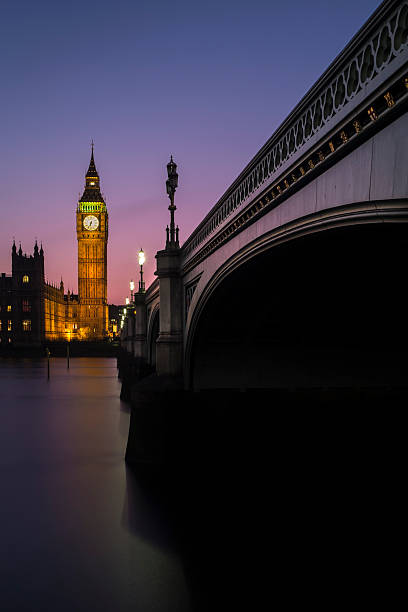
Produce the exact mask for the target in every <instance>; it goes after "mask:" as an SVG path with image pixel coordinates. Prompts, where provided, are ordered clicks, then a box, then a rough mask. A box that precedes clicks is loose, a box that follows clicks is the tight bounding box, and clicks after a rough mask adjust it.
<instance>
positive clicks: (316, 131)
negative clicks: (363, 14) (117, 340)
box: [182, 0, 408, 268]
mask: <svg viewBox="0 0 408 612" xmlns="http://www.w3.org/2000/svg"><path fill="white" fill-rule="evenodd" d="M407 62H408V2H407V1H401V0H399V1H395V0H394V1H389V0H388V1H386V2H383V3H382V4H381V6H380V7H379V8H378V9H377V11H375V13H374V14H373V15H372V17H371V18H370V19H369V20H368V21H367V23H366V24H365V25H364V26H363V27H362V28H361V29H360V31H359V32H358V33H357V34H356V36H354V38H353V39H352V40H351V41H350V43H349V44H348V45H347V46H346V47H345V49H344V50H343V51H342V52H341V53H340V54H339V56H338V57H337V58H336V59H335V60H334V62H333V63H332V64H331V65H330V66H329V68H328V69H327V70H326V72H324V74H323V75H322V76H321V77H320V79H319V80H318V81H317V82H316V83H315V85H314V86H313V87H312V88H311V89H310V90H309V92H308V93H307V94H306V95H305V96H304V98H303V99H302V100H301V101H300V102H299V104H298V105H297V106H296V107H295V109H294V110H293V111H292V113H291V114H290V115H289V116H288V118H287V119H286V120H285V121H284V122H283V124H282V125H281V126H280V127H279V128H278V130H277V131H276V132H275V133H274V134H273V135H272V137H271V138H270V139H269V140H268V141H267V143H266V144H265V145H264V147H262V149H261V150H260V151H259V152H258V153H257V155H256V156H255V157H254V158H253V159H252V161H251V162H250V163H249V164H248V165H247V167H246V168H245V169H244V170H243V171H242V172H241V174H240V175H239V176H238V178H237V179H236V180H235V181H234V183H233V184H232V185H231V186H230V187H229V189H228V190H227V191H226V192H225V194H224V195H223V196H222V197H221V198H220V200H219V201H218V202H217V203H216V204H215V206H214V207H213V208H212V210H211V211H210V212H209V213H208V215H207V216H206V217H205V218H204V220H203V221H202V222H201V223H200V224H199V225H198V227H197V228H196V230H195V231H194V232H193V233H192V234H191V236H190V237H189V238H188V239H187V240H186V242H185V243H184V245H183V247H182V265H183V267H184V268H186V267H187V268H189V267H191V266H194V265H195V264H196V263H197V262H198V261H199V260H200V259H202V258H204V257H206V256H207V255H208V254H209V253H210V252H211V251H212V250H214V249H216V248H217V247H218V246H219V245H220V244H221V243H222V242H224V241H225V240H228V239H229V237H230V236H231V235H232V234H235V233H236V232H237V231H240V229H241V228H242V226H243V225H245V224H246V223H247V222H251V220H252V219H253V218H254V217H255V216H257V215H259V214H263V213H264V212H265V210H264V209H266V208H271V207H275V206H277V205H278V204H280V202H281V201H283V199H285V198H286V197H287V196H288V195H289V193H290V194H292V193H293V192H294V190H297V189H299V188H301V187H303V186H304V184H305V183H306V182H307V181H308V180H310V179H311V177H312V176H314V175H316V173H317V172H321V171H323V170H324V169H326V168H327V167H328V165H330V164H332V163H334V158H336V159H338V157H339V156H342V155H345V154H346V153H347V152H348V151H349V150H350V148H352V147H354V146H358V145H359V144H360V143H361V142H362V140H363V139H365V138H368V137H369V136H370V135H371V134H372V133H373V132H374V131H375V130H376V129H379V124H380V123H381V121H384V120H385V121H386V120H387V117H388V119H389V120H391V116H394V117H395V114H396V112H398V111H397V108H398V107H401V106H402V104H404V103H406V101H407V99H408V72H406V73H405V72H404V70H407ZM376 124H377V125H376ZM377 126H378V127H377Z"/></svg>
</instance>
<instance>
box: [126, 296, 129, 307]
mask: <svg viewBox="0 0 408 612" xmlns="http://www.w3.org/2000/svg"><path fill="white" fill-rule="evenodd" d="M125 304H126V306H127V305H128V304H129V298H126V299H125Z"/></svg>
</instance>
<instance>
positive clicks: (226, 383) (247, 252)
mask: <svg viewBox="0 0 408 612" xmlns="http://www.w3.org/2000/svg"><path fill="white" fill-rule="evenodd" d="M407 108H408V3H407V2H401V1H398V2H395V1H386V2H383V3H382V4H381V5H380V7H379V8H378V9H377V10H376V12H375V13H374V14H373V15H372V17H371V18H370V19H369V20H368V22H367V23H366V24H365V25H364V26H363V27H362V28H361V30H360V31H359V32H358V33H357V34H356V36H355V37H354V38H353V39H352V40H351V41H350V43H349V44H348V45H347V46H346V47H345V49H344V50H343V51H342V52H341V53H340V55H339V56H338V57H337V58H336V59H335V61H334V62H333V63H332V64H331V65H330V66H329V67H328V69H327V70H326V71H325V72H324V74H323V75H322V76H321V78H319V80H318V81H317V82H316V83H315V84H314V85H313V87H312V88H311V89H310V90H309V92H308V93H307V94H306V95H305V96H304V98H303V99H302V100H301V101H300V102H299V104H298V105H297V106H296V107H295V108H294V110H293V111H292V112H291V113H290V115H289V116H288V117H287V119H286V120H285V121H284V122H283V123H282V125H281V126H280V127H279V129H278V130H277V131H276V132H275V133H274V134H273V135H272V137H271V138H270V139H269V140H268V141H267V142H266V144H265V145H264V146H263V147H262V148H261V149H260V151H259V152H258V153H257V154H256V155H255V157H254V158H253V159H252V160H251V162H250V163H249V164H248V165H247V167H246V168H244V170H243V171H242V172H241V174H240V175H239V176H238V177H237V179H236V180H235V181H234V182H233V183H232V185H231V186H230V187H229V188H228V189H227V191H226V192H225V193H224V195H223V196H222V197H221V198H220V199H219V200H218V202H217V203H216V204H215V205H214V206H213V207H212V209H211V210H210V211H209V213H208V214H207V215H206V217H205V218H204V219H203V220H202V221H201V223H200V224H199V225H198V227H197V228H196V229H195V230H194V231H193V233H192V234H191V236H190V237H189V238H188V239H187V240H186V241H185V242H184V244H183V245H182V246H181V247H180V246H179V243H178V231H177V234H176V231H175V229H174V226H173V227H170V233H168V235H167V242H166V247H165V248H164V249H163V250H161V251H159V252H158V253H157V255H156V259H157V272H156V275H157V279H156V280H155V281H154V282H153V283H152V285H151V286H150V287H148V289H147V290H146V291H145V292H143V291H140V292H138V293H136V294H135V298H134V299H135V303H134V308H130V309H129V311H128V312H129V314H128V317H127V319H126V321H125V326H124V329H123V333H122V346H123V347H124V348H125V349H126V351H127V352H128V353H129V354H130V355H132V356H133V358H134V360H135V363H137V364H138V371H142V370H143V368H144V367H145V366H146V367H147V368H148V370H150V371H155V372H156V373H157V374H158V375H159V376H162V377H167V378H168V377H174V378H175V379H177V378H178V379H182V380H183V381H184V388H185V389H190V390H197V389H209V388H217V389H219V388H223V387H224V388H228V389H240V390H243V389H252V388H265V387H282V386H283V387H285V386H286V387H291V386H293V387H297V388H298V387H308V386H319V385H320V386H323V387H330V386H333V387H339V386H350V385H354V384H358V385H360V386H363V387H364V386H370V385H388V386H389V385H391V386H392V385H395V384H396V385H399V384H401V381H402V379H403V378H404V374H403V371H402V370H403V364H402V360H401V355H402V354H403V353H404V351H405V350H406V344H407V339H408V338H407V327H406V324H405V323H404V321H406V313H405V301H404V299H403V294H404V285H405V277H406V274H405V270H406V256H407V248H406V245H407V233H406V228H407V225H406V222H407V221H408V114H407ZM168 168H169V166H168ZM172 174H173V175H174V176H175V184H174V185H173V191H172V185H171V184H170V189H169V186H168V192H169V195H170V197H171V196H172V195H173V196H174V190H175V186H177V174H176V166H175V164H173V166H171V167H170V172H169V181H170V183H171V180H172V176H171V175H172ZM174 176H173V180H174ZM172 204H173V200H171V205H170V209H171V207H172ZM171 212H172V215H173V214H174V211H171ZM139 366H140V367H139Z"/></svg>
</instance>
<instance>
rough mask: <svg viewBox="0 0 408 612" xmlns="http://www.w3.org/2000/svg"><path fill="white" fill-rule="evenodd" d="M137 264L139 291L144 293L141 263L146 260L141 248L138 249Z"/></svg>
mask: <svg viewBox="0 0 408 612" xmlns="http://www.w3.org/2000/svg"><path fill="white" fill-rule="evenodd" d="M138 256H139V266H140V281H139V293H144V292H145V284H144V280H143V264H144V262H145V261H146V258H145V254H144V252H143V249H140V251H139V253H138Z"/></svg>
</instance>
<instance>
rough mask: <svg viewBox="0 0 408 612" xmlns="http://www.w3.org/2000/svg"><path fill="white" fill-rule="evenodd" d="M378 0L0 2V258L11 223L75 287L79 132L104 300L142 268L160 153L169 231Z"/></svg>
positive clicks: (154, 244) (2, 262) (159, 224)
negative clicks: (100, 237)
mask: <svg viewBox="0 0 408 612" xmlns="http://www.w3.org/2000/svg"><path fill="white" fill-rule="evenodd" d="M378 4H379V2H378V0H358V1H356V0H353V1H352V0H342V2H338V3H334V2H327V0H326V1H317V0H309V2H304V0H302V1H299V0H292V1H291V2H282V1H281V2H273V1H269V2H267V1H265V0H252V1H251V2H248V1H247V2H243V1H241V0H223V1H222V0H221V1H220V0H218V1H213V0H210V1H209V0H204V1H202V2H197V1H195V0H188V1H180V2H177V1H174V2H169V0H166V1H162V0H156V1H155V2H151V1H150V2H142V1H138V0H116V1H115V2H114V1H113V0H110V1H105V0H99V1H98V2H93V3H84V2H83V1H82V0H81V1H80V2H78V1H77V0H70V1H69V2H61V1H59V0H53V1H52V2H48V1H42V0H38V1H37V2H33V1H32V0H29V1H27V0H23V1H20V2H15V1H14V0H3V2H2V3H1V15H0V77H1V78H0V87H1V97H0V111H1V112H0V206H1V217H0V219H1V221H0V271H2V272H7V273H8V274H9V273H10V272H11V243H12V239H13V236H15V238H16V242H17V243H18V242H19V241H20V240H21V242H22V247H23V251H27V252H32V248H33V245H34V240H35V237H37V238H38V240H42V242H43V245H44V250H45V266H46V276H47V278H48V279H49V280H52V281H54V282H57V281H58V282H59V279H60V277H61V275H62V277H63V279H64V281H65V287H66V289H68V288H70V289H73V290H74V291H75V292H76V291H77V242H76V233H75V231H76V230H75V209H76V204H77V200H78V194H79V193H81V194H82V190H83V186H84V180H85V178H84V177H85V172H86V170H87V168H88V164H89V158H90V142H91V139H92V138H93V139H94V141H95V161H96V166H97V169H98V171H99V175H100V178H101V186H102V191H103V192H104V194H105V199H106V202H107V205H108V211H109V223H110V235H109V245H108V299H109V302H113V303H123V302H124V298H125V296H126V295H128V294H129V290H128V286H129V285H128V282H129V280H130V278H131V277H133V278H134V279H135V280H137V251H138V250H139V248H140V246H143V249H144V250H145V252H146V255H147V262H146V266H145V268H146V281H147V284H150V282H151V281H152V280H153V278H154V270H155V259H154V255H155V253H156V251H157V250H159V249H162V248H163V247H164V241H165V229H164V228H165V226H166V224H167V222H168V211H167V206H168V199H167V196H166V192H165V179H166V168H165V164H166V163H167V161H168V158H169V155H170V153H172V154H173V155H174V158H175V161H176V162H177V163H178V171H179V188H178V190H177V192H176V205H177V211H176V221H177V223H178V224H179V226H180V235H181V240H182V241H184V240H185V239H186V238H187V237H188V235H189V234H190V233H191V232H192V230H193V229H194V228H195V227H196V225H197V224H198V223H199V222H200V220H201V219H202V218H203V216H204V215H205V214H206V213H207V212H208V210H209V209H210V208H211V207H212V206H213V204H214V203H215V202H216V201H217V199H218V198H219V197H220V196H221V195H222V193H223V192H224V191H225V189H226V188H227V187H228V186H229V185H230V183H231V182H232V181H233V180H234V179H235V177H236V176H237V175H238V174H239V172H240V171H241V170H242V169H243V167H244V166H245V165H246V164H247V163H248V161H249V160H250V159H251V158H252V157H253V156H254V155H255V153H256V152H257V151H258V149H259V148H260V147H261V146H262V145H263V144H264V143H265V141H266V140H267V139H268V138H269V137H270V136H271V134H272V133H273V132H274V131H275V129H276V128H277V127H278V126H279V124H280V123H281V122H282V121H283V120H284V119H285V117H286V116H287V115H288V114H289V112H290V111H291V109H292V108H293V107H294V106H295V104H296V103H297V102H298V101H299V100H300V98H301V97H302V96H303V95H304V94H305V93H306V91H307V90H308V89H309V88H310V87H311V86H312V85H313V83H314V82H315V80H316V79H317V78H318V77H319V76H320V74H321V73H322V72H323V71H324V70H325V69H326V68H327V66H328V65H329V63H330V62H331V61H332V60H333V59H334V58H335V56H336V55H337V54H338V53H339V52H340V51H341V50H342V48H343V47H344V46H345V44H346V43H347V42H348V41H349V40H350V38H351V37H352V36H353V35H354V34H355V33H356V32H357V30H358V29H359V28H360V27H361V26H362V25H363V23H364V22H365V21H366V19H367V18H368V17H369V16H370V14H371V13H372V12H373V11H374V9H375V8H376V7H377V6H378Z"/></svg>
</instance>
